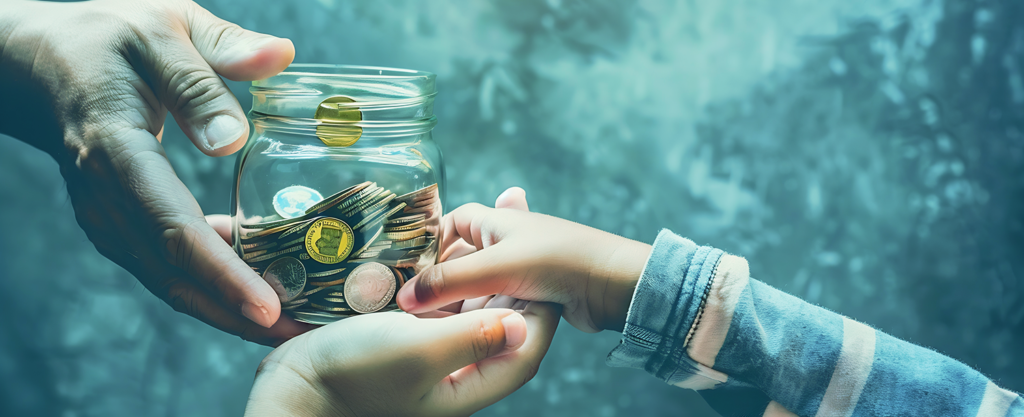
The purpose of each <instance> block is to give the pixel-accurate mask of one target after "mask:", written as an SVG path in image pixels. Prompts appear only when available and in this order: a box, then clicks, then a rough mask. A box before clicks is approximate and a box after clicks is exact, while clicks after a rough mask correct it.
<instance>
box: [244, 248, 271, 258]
mask: <svg viewBox="0 0 1024 417" xmlns="http://www.w3.org/2000/svg"><path fill="white" fill-rule="evenodd" d="M265 253H267V250H266V249H264V250H255V251H252V252H248V253H246V254H245V255H242V260H243V261H248V260H250V259H252V258H255V257H257V256H260V255H263V254H265Z"/></svg>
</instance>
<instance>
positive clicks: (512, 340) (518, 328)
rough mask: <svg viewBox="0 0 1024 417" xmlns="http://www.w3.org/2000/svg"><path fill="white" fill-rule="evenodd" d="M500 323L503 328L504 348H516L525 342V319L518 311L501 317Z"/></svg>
mask: <svg viewBox="0 0 1024 417" xmlns="http://www.w3.org/2000/svg"><path fill="white" fill-rule="evenodd" d="M501 325H502V326H503V327H504V328H505V348H506V349H507V350H516V349H519V347H520V346H522V345H523V342H526V319H525V318H523V316H522V315H520V314H518V313H513V314H509V315H507V316H505V318H502V319H501Z"/></svg>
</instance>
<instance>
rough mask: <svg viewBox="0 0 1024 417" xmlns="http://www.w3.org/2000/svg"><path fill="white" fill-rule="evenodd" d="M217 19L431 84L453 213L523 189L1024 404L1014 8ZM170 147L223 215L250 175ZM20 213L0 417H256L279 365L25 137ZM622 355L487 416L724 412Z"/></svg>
mask: <svg viewBox="0 0 1024 417" xmlns="http://www.w3.org/2000/svg"><path fill="white" fill-rule="evenodd" d="M200 3H201V4H202V5H203V6H205V7H207V8H209V9H210V10H211V11H213V12H214V13H216V14H217V15H219V16H221V17H223V18H225V19H227V20H231V21H234V22H236V23H238V24H240V25H242V26H243V27H246V28H248V29H252V30H257V31H262V32H267V33H271V34H274V35H277V36H284V37H288V38H291V39H292V40H293V41H294V42H295V46H296V50H297V54H296V62H319V63H339V64H340V63H346V64H364V65H382V66H394V67H402V68H413V69H420V70H428V71H432V72H435V73H437V74H438V85H439V89H440V94H439V95H438V97H437V105H436V113H437V116H438V119H439V120H440V124H439V125H438V127H437V129H436V130H435V132H434V133H435V138H436V140H437V142H438V143H439V144H440V146H441V147H442V149H443V151H444V153H445V157H446V161H447V168H448V186H449V189H448V202H449V208H451V207H455V206H457V205H459V204H462V203H466V202H470V201H480V202H485V203H490V202H493V200H494V198H495V197H496V196H497V195H498V193H500V192H501V191H502V190H504V189H505V188H506V187H509V186H513V185H517V186H521V187H523V188H525V189H526V190H527V193H528V197H529V200H530V204H531V207H532V208H533V209H534V210H535V211H540V212H544V213H548V214H553V215H557V216H561V217H565V218H569V219H572V220H575V221H579V222H582V223H585V224H588V225H592V226H595V227H598V228H601V229H604V230H608V231H611V232H614V233H619V234H622V235H625V236H628V237H630V238H634V239H638V240H643V241H647V242H650V241H652V240H653V238H654V236H655V235H656V233H657V232H658V230H659V229H660V228H670V229H672V230H674V231H676V232H677V233H680V234H683V235H685V236H688V237H690V238H691V239H694V240H696V241H697V242H700V243H704V244H711V245H717V246H719V247H721V248H723V249H726V250H728V251H730V252H733V253H736V254H740V255H743V256H745V257H747V259H748V260H750V262H751V271H752V274H753V275H754V277H756V278H758V279H761V280H763V281H765V282H768V283H769V284H772V285H774V286H777V287H779V288H781V289H783V290H786V291H789V292H791V293H793V294H796V295H798V296H800V297H802V298H804V299H806V300H808V301H810V302H812V303H817V304H819V305H822V306H824V307H827V308H830V309H833V310H835V311H837V312H840V313H842V314H845V315H847V316H850V317H853V318H855V319H858V320H861V321H864V322H866V323H869V324H871V325H873V326H876V327H879V328H881V329H883V330H885V331H887V332H889V333H891V334H893V335H896V336H898V337H902V338H905V339H908V340H910V341H912V342H915V343H919V344H923V345H926V346H929V347H932V348H934V349H936V350H938V351H940V352H942V353H944V354H947V355H951V356H953V357H956V358H958V359H960V360H962V361H964V362H966V363H968V364H970V365H972V366H975V367H977V368H978V369H979V370H981V371H982V372H983V373H985V374H986V375H989V376H991V377H992V378H994V379H995V380H996V381H997V382H998V383H999V384H1001V385H1003V386H1004V387H1006V388H1009V389H1013V390H1016V391H1021V390H1024V359H1022V358H1021V354H1020V352H1022V351H1024V349H1022V348H1024V277H1022V274H1024V229H1022V227H1024V226H1022V221H1021V220H1022V217H1024V204H1022V203H1024V78H1022V77H1024V76H1022V69H1024V19H1021V18H1020V17H1021V16H1024V3H1022V2H1020V1H1019V0H1018V1H1014V0H893V1H881V0H863V1H847V0H747V1H738V0H716V1H671V0H647V1H636V2H629V1H613V0H600V1H598V0H561V1H557V0H549V1H537V0H530V1H512V0H507V1H497V0H495V1H417V0H402V1H392V0H389V1H383V0H379V1H345V0H319V1H315V0H287V1H286V0H251V1H244V2H243V1H228V0H207V1H201V2H200ZM231 87H232V89H233V91H234V92H235V94H236V95H237V96H238V97H239V99H240V101H241V102H242V103H243V105H244V106H245V107H248V105H249V99H250V98H249V95H248V92H247V85H245V84H241V83H232V84H231ZM167 129H168V130H167V133H166V135H165V139H164V143H165V147H166V148H167V153H168V155H169V156H170V158H171V161H172V163H173V164H174V166H175V168H176V169H177V172H178V174H179V175H180V176H181V177H182V179H183V180H184V181H185V183H186V184H188V186H189V187H190V188H191V189H192V191H193V193H194V194H195V196H196V198H198V200H199V201H200V203H201V204H202V206H203V208H204V210H206V211H207V212H208V213H216V212H226V211H227V209H228V191H229V187H230V181H231V169H232V165H233V162H234V161H233V158H231V157H228V158H221V159H212V158H207V157H204V156H202V155H201V154H200V153H199V152H198V151H197V150H195V149H194V148H193V146H192V145H191V143H190V142H189V141H188V140H187V139H186V138H185V137H184V136H183V135H182V133H181V131H180V130H178V129H177V127H176V126H173V122H172V123H171V124H168V127H167ZM0 196H3V197H2V202H0V254H2V255H0V258H2V262H0V275H2V277H3V278H2V279H0V375H2V376H3V377H2V385H0V414H3V415H58V416H67V417H72V416H94V415H105V416H137V415H147V416H148V415H153V416H163V415H190V416H220V415H239V414H240V413H241V411H242V409H243V407H244V404H245V399H246V395H247V393H248V390H249V387H250V384H251V382H252V376H253V373H254V371H255V369H256V366H257V364H258V363H259V361H260V359H261V358H262V357H263V356H264V355H265V354H266V353H267V352H268V351H269V350H268V349H267V348H264V347H260V346H256V345H253V344H250V343H246V342H243V341H242V340H240V339H238V338H235V337H232V336H228V335H225V334H221V333H218V332H217V331H215V330H213V329H211V328H208V327H206V326H204V325H202V324H201V323H199V322H198V321H196V320H194V319H191V318H189V317H187V316H184V315H180V314H176V313H174V312H173V311H172V310H171V309H170V308H169V307H167V306H165V305H164V304H163V303H161V302H160V301H159V300H157V299H156V298H155V297H153V296H152V295H151V294H149V293H147V292H146V291H145V289H144V288H143V287H142V286H141V285H139V284H137V283H136V281H135V279H134V278H132V277H131V276H130V275H129V274H128V273H127V272H125V271H124V270H122V269H120V268H119V267H117V266H116V265H114V264H113V263H111V262H110V261H107V260H106V259H104V258H103V257H101V256H100V255H99V254H98V253H97V252H96V251H95V250H94V249H93V247H92V245H91V244H90V243H89V241H88V240H87V239H86V238H85V235H84V233H82V232H81V230H80V229H79V228H78V226H77V225H76V223H75V220H74V215H73V212H72V208H71V205H70V202H69V200H68V198H67V195H66V192H65V190H64V185H63V181H62V179H61V177H60V175H59V174H58V172H57V166H56V164H55V163H53V162H52V161H51V160H50V159H48V157H47V156H46V155H44V154H42V153H41V152H38V151H36V150H34V149H31V148H29V147H28V146H26V145H23V144H21V143H20V142H17V141H15V140H12V139H9V138H2V139H0ZM1015 213H1016V214H1015ZM616 340H617V337H616V334H611V333H602V334H598V335H590V334H584V333H581V332H579V331H577V330H575V329H573V328H572V327H570V326H568V325H566V324H565V323H563V325H562V327H561V328H560V329H559V331H558V335H557V337H556V340H555V344H554V345H553V346H552V348H551V351H550V353H549V354H548V357H547V359H546V360H545V362H544V364H543V366H542V368H541V371H540V373H539V375H538V376H537V377H536V379H534V380H533V381H532V382H530V383H529V384H527V385H526V387H524V388H523V389H522V390H521V391H519V392H517V393H516V394H514V395H512V396H511V397H509V398H507V399H505V400H503V401H501V402H499V403H498V404H496V405H494V406H492V407H490V408H488V409H485V410H483V411H482V412H480V413H479V415H482V416H497V415H534V416H561V415H596V416H614V415H641V416H647V415H650V416H658V415H674V416H679V415H694V416H705V415H714V414H713V413H712V412H710V411H709V409H708V408H707V406H706V405H705V404H704V403H703V401H702V400H701V399H700V398H699V396H697V395H696V394H694V393H693V392H690V391H684V390H681V389H677V388H674V387H670V386H667V385H665V384H663V383H662V382H660V381H658V380H656V379H654V378H652V377H650V376H648V375H646V374H645V373H643V372H642V371H634V370H625V369H612V368H608V367H606V366H605V365H604V363H603V361H604V357H605V355H606V354H607V352H608V350H609V349H611V348H612V347H613V346H614V344H615V343H616Z"/></svg>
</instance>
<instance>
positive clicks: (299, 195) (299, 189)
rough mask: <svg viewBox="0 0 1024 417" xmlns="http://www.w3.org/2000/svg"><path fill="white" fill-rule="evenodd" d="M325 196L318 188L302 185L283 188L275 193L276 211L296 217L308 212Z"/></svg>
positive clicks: (282, 214)
mask: <svg viewBox="0 0 1024 417" xmlns="http://www.w3.org/2000/svg"><path fill="white" fill-rule="evenodd" d="M323 199H324V196H322V195H320V193H319V192H317V190H314V189H312V188H309V187H305V186H301V185H292V186H289V187H285V188H282V189H281V191H278V192H277V194H274V211H276V212H277V214H278V215H280V216H281V217H283V218H286V219H294V218H296V217H299V216H302V215H304V214H306V210H308V209H309V208H310V207H313V206H314V205H316V203H319V202H320V201H321V200H323Z"/></svg>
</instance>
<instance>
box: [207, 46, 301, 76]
mask: <svg viewBox="0 0 1024 417" xmlns="http://www.w3.org/2000/svg"><path fill="white" fill-rule="evenodd" d="M268 38H269V39H267V40H265V41H263V43H261V44H259V45H257V46H255V47H250V48H248V49H243V50H242V51H240V52H239V53H237V54H235V55H234V56H229V57H226V58H225V59H224V61H223V62H222V63H221V64H220V65H217V67H218V68H217V72H218V73H220V74H221V75H223V76H224V77H225V78H227V79H229V80H232V81H252V80H261V79H264V78H269V77H272V76H274V75H277V74H278V73H280V72H281V71H284V70H285V68H288V65H291V63H292V60H294V59H295V45H294V44H293V43H292V41H291V40H290V39H287V38H275V37H268ZM240 48H241V47H240Z"/></svg>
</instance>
